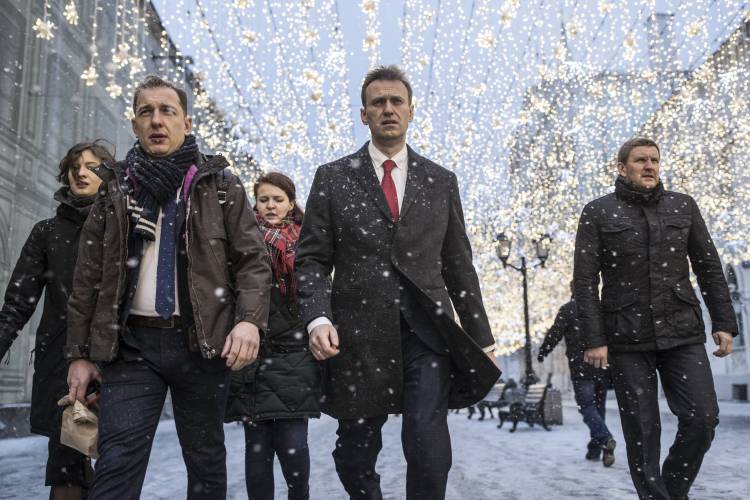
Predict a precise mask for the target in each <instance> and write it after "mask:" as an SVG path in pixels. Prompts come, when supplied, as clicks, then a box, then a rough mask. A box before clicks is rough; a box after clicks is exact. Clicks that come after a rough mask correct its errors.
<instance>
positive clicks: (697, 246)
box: [688, 198, 739, 336]
mask: <svg viewBox="0 0 750 500" xmlns="http://www.w3.org/2000/svg"><path fill="white" fill-rule="evenodd" d="M690 205H691V208H692V225H691V227H690V234H689V236H688V256H689V257H690V265H691V266H692V268H693V272H694V273H695V275H696V277H697V278H698V285H699V286H700V289H701V293H702V295H703V300H704V301H705V302H706V307H708V312H709V314H710V316H711V328H712V330H711V331H713V332H728V333H731V334H732V335H734V336H736V335H737V334H738V332H739V328H738V327H737V317H736V316H735V314H734V309H733V308H732V300H731V298H730V296H729V287H728V286H727V280H726V278H725V277H724V272H723V270H722V266H721V260H720V259H719V253H718V252H717V251H716V246H714V242H713V240H712V239H711V235H710V234H709V232H708V228H707V227H706V222H705V221H704V220H703V217H702V216H701V212H700V209H699V208H698V204H697V203H696V202H695V200H694V199H693V198H690Z"/></svg>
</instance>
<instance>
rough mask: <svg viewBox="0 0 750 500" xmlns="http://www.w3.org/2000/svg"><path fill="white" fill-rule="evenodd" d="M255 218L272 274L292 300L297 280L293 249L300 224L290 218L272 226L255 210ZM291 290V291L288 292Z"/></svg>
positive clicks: (295, 295)
mask: <svg viewBox="0 0 750 500" xmlns="http://www.w3.org/2000/svg"><path fill="white" fill-rule="evenodd" d="M255 220H256V221H257V222H258V228H259V229H260V232H261V234H262V235H263V241H264V242H265V244H266V248H268V253H269V254H270V256H271V265H272V266H273V276H274V278H276V282H277V283H278V284H279V291H280V292H281V294H282V295H285V296H288V297H290V298H291V299H292V301H294V300H296V297H297V280H296V279H295V278H294V249H295V247H296V246H297V240H298V239H299V232H300V229H301V226H300V225H299V224H296V223H295V222H294V221H291V220H284V221H283V222H282V223H281V224H280V225H278V226H273V225H271V224H269V223H268V222H266V220H265V219H264V218H263V217H261V216H260V214H259V213H258V212H257V211H256V212H255ZM289 292H291V293H289Z"/></svg>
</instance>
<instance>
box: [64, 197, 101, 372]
mask: <svg viewBox="0 0 750 500" xmlns="http://www.w3.org/2000/svg"><path fill="white" fill-rule="evenodd" d="M106 199H107V196H106V195H105V194H101V195H99V196H97V198H96V200H95V201H94V204H93V205H92V207H91V212H90V213H89V215H88V217H87V218H86V222H85V223H84V224H83V227H82V228H81V237H80V240H79V242H78V258H77V260H76V267H75V272H74V273H73V289H72V291H71V294H70V298H69V299H68V332H67V339H66V343H65V352H64V354H65V358H66V359H77V358H88V357H89V336H90V333H91V331H90V330H91V321H92V319H93V316H94V311H95V310H96V302H97V299H98V297H99V290H100V289H101V287H102V285H103V283H102V258H103V255H104V230H105V220H106V213H107V212H106V211H107V208H106Z"/></svg>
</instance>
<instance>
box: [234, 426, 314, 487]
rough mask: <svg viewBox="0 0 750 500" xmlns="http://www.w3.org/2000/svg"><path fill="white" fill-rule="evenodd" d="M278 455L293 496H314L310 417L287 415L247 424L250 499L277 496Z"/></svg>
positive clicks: (246, 463)
mask: <svg viewBox="0 0 750 500" xmlns="http://www.w3.org/2000/svg"><path fill="white" fill-rule="evenodd" d="M274 455H278V457H279V463H280V464H281V471H282V472H283V473H284V479H285V480H286V485H287V488H288V490H289V494H288V497H289V500H307V499H309V498H310V484H309V482H310V450H309V449H308V447H307V419H306V418H285V419H276V420H262V421H260V422H252V423H247V424H245V483H246V485H247V497H248V500H273V498H274V496H273V490H274V484H273V457H274Z"/></svg>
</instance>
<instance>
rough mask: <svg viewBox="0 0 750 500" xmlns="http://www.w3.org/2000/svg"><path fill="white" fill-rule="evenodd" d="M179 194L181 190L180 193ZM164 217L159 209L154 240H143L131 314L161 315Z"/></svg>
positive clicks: (176, 309)
mask: <svg viewBox="0 0 750 500" xmlns="http://www.w3.org/2000/svg"><path fill="white" fill-rule="evenodd" d="M177 196H179V192H178V195H177ZM162 219H164V211H163V210H162V209H161V208H160V209H159V217H158V218H157V219H156V229H155V230H154V241H144V242H143V256H142V257H141V263H140V267H139V268H138V284H137V286H136V288H135V296H134V297H133V304H132V305H131V306H130V314H134V315H136V316H150V317H156V316H159V313H158V312H156V269H157V267H158V265H159V241H160V240H161V223H162ZM174 295H175V297H174V313H173V314H174V315H176V316H179V315H180V300H179V298H178V297H177V296H178V295H179V294H178V293H177V249H175V266H174Z"/></svg>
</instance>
